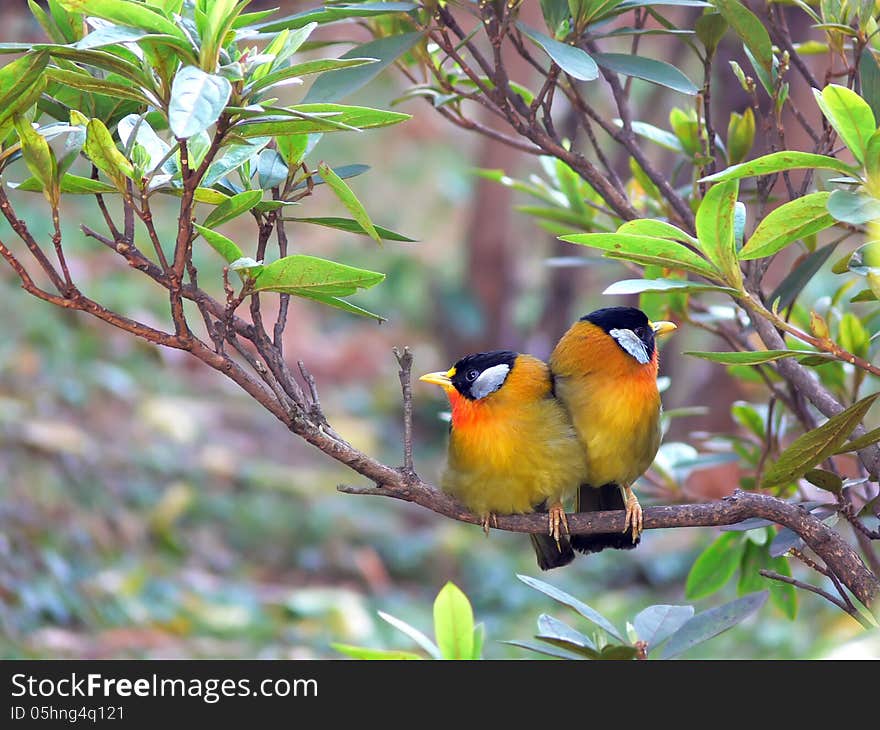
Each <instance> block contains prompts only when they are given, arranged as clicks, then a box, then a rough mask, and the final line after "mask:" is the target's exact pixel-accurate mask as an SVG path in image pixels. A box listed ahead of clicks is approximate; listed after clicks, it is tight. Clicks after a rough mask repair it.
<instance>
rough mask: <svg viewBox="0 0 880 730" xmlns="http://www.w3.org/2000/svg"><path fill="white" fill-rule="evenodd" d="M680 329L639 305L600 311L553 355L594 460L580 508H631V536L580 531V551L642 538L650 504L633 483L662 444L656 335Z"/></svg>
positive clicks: (574, 540)
mask: <svg viewBox="0 0 880 730" xmlns="http://www.w3.org/2000/svg"><path fill="white" fill-rule="evenodd" d="M674 329H675V325H674V324H672V323H671V322H650V321H649V320H648V317H647V315H646V314H645V313H644V312H642V311H641V310H639V309H635V308H633V307H608V308H605V309H598V310H596V311H595V312H591V313H590V314H588V315H586V316H584V317H582V318H581V319H580V320H578V321H577V322H575V323H574V324H573V325H572V326H571V327H570V328H569V330H568V332H566V333H565V334H564V335H563V336H562V338H561V339H560V340H559V342H558V343H557V344H556V347H555V348H554V350H553V353H552V354H551V355H550V371H551V373H552V377H553V380H554V387H555V392H556V397H557V398H558V399H559V401H560V402H561V403H562V404H563V405H564V406H565V408H566V410H567V411H568V413H569V416H570V417H571V421H572V424H573V425H574V428H575V430H576V431H577V434H578V437H579V438H580V440H581V443H582V444H583V447H584V451H585V454H586V458H587V479H586V480H585V482H584V484H583V485H582V486H581V487H580V488H579V489H578V491H577V498H576V502H575V511H576V512H596V511H602V510H617V509H625V510H626V523H625V526H624V530H623V533H610V534H597V535H572V537H571V545H572V547H573V548H574V549H575V550H578V551H580V552H584V553H592V552H599V551H600V550H603V549H605V548H608V547H612V548H619V549H629V548H633V547H635V546H636V545H637V544H638V542H639V539H640V537H639V536H640V534H641V531H642V508H641V506H640V505H639V501H638V499H637V498H636V496H635V494H634V493H633V491H632V484H633V482H635V480H636V479H638V478H639V477H640V476H641V475H642V474H644V472H645V471H647V469H648V467H649V466H651V462H652V461H653V460H654V457H655V456H656V454H657V450H658V449H659V448H660V410H661V406H660V394H659V392H658V391H657V370H658V359H657V348H656V346H655V342H654V337H655V335H659V334H663V333H666V332H671V331H672V330H674Z"/></svg>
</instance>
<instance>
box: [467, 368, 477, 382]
mask: <svg viewBox="0 0 880 730" xmlns="http://www.w3.org/2000/svg"><path fill="white" fill-rule="evenodd" d="M478 374H479V373H477V371H476V370H468V372H467V375H465V377H466V378H467V381H468V382H469V383H472V382H474V381H475V380H476V379H477V375H478Z"/></svg>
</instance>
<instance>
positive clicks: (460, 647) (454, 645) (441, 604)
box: [434, 582, 474, 659]
mask: <svg viewBox="0 0 880 730" xmlns="http://www.w3.org/2000/svg"><path fill="white" fill-rule="evenodd" d="M434 636H435V638H436V640H437V646H438V647H439V648H440V654H441V655H442V656H443V658H444V659H471V658H473V655H474V611H473V608H471V602H470V601H469V600H468V598H467V596H466V595H465V594H464V593H462V591H461V589H460V588H459V587H458V586H456V585H455V584H454V583H451V582H450V583H447V584H446V585H445V586H443V588H442V589H441V590H440V593H438V594H437V598H436V599H435V601H434Z"/></svg>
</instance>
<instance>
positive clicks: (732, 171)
mask: <svg viewBox="0 0 880 730" xmlns="http://www.w3.org/2000/svg"><path fill="white" fill-rule="evenodd" d="M811 168H819V169H821V170H836V171H837V172H843V173H845V174H847V175H857V174H858V171H857V170H856V169H855V168H853V167H851V166H850V165H847V164H846V163H844V162H841V161H840V160H838V159H836V158H834V157H828V156H826V155H814V154H813V153H811V152H792V151H785V152H772V153H771V154H769V155H764V156H763V157H757V158H755V159H754V160H749V161H748V162H743V163H740V164H739V165H733V166H732V167H728V168H727V169H726V170H722V171H721V172H716V173H715V174H714V175H709V176H707V177H704V178H702V180H700V182H723V181H725V180H741V179H742V178H744V177H755V176H756V175H770V174H772V173H774V172H783V171H784V170H801V169H811Z"/></svg>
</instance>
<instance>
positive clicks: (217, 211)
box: [203, 190, 263, 228]
mask: <svg viewBox="0 0 880 730" xmlns="http://www.w3.org/2000/svg"><path fill="white" fill-rule="evenodd" d="M262 199H263V191H262V190H245V191H244V192H243V193H238V194H237V195H233V196H232V197H231V198H229V199H227V200H224V201H223V202H222V203H221V204H220V205H218V206H217V207H216V208H214V210H212V211H211V212H210V213H209V214H208V216H207V217H206V218H205V221H204V223H203V225H204V226H205V228H216V227H217V226H219V225H220V224H221V223H226V221H230V220H232V219H233V218H237V217H238V216H240V215H241V214H242V213H247V211H249V210H250V209H251V208H253V207H254V206H255V205H256V204H257V203H259V202H260V201H261V200H262Z"/></svg>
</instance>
